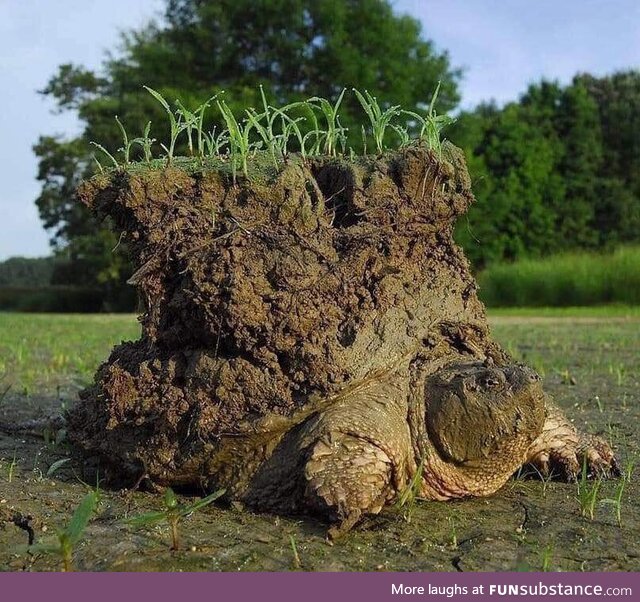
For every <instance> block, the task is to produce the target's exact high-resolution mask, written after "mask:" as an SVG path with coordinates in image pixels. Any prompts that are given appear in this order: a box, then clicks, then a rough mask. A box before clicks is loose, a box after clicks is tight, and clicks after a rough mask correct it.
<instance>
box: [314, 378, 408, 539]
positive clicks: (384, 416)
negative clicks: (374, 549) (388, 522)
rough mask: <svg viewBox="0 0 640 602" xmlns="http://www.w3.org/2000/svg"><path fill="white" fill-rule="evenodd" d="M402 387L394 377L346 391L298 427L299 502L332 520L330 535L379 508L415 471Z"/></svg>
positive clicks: (405, 394) (335, 535)
mask: <svg viewBox="0 0 640 602" xmlns="http://www.w3.org/2000/svg"><path fill="white" fill-rule="evenodd" d="M407 386H408V382H407V379H403V378H399V377H396V378H389V379H388V380H386V381H383V382H373V383H370V384H369V385H368V386H366V387H363V388H361V389H359V390H356V391H351V392H348V393H346V394H344V395H343V396H342V397H341V399H338V400H336V402H335V403H334V404H333V405H331V407H329V408H328V409H327V410H326V411H325V412H323V413H322V414H319V415H318V416H317V417H316V419H315V420H312V421H311V423H310V424H309V425H308V426H307V427H306V428H305V429H304V430H305V437H304V439H305V440H306V441H308V442H309V445H308V446H306V450H307V452H308V455H307V456H306V462H305V464H304V467H303V469H302V473H303V481H304V491H303V504H304V505H305V506H307V507H308V508H309V509H311V510H312V511H314V512H316V513H319V514H322V515H324V516H326V517H327V518H329V519H330V520H331V521H335V522H337V523H338V524H337V526H334V527H332V528H331V529H330V530H329V537H330V538H332V539H334V538H335V537H337V536H339V535H341V534H342V533H345V532H347V531H348V530H350V529H351V528H352V527H353V526H354V525H355V524H356V523H357V522H358V521H359V520H360V518H361V517H363V516H364V515H366V514H377V513H378V512H380V510H381V509H382V508H383V507H384V506H385V504H387V503H388V502H390V501H391V500H392V499H393V498H394V497H395V496H396V495H397V493H398V492H399V491H401V490H402V489H403V488H404V486H405V485H406V483H407V481H408V478H409V477H410V476H411V475H412V474H413V471H415V461H414V458H413V448H412V446H411V435H410V433H409V427H408V424H407V420H406V416H407V402H406V399H407V392H406V389H407Z"/></svg>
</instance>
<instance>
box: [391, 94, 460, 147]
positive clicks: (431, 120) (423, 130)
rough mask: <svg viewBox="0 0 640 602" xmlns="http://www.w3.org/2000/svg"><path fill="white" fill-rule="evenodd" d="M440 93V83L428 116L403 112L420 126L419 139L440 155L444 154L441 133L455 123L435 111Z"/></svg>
mask: <svg viewBox="0 0 640 602" xmlns="http://www.w3.org/2000/svg"><path fill="white" fill-rule="evenodd" d="M439 92H440V82H438V85H437V87H436V89H435V92H434V93H433V96H432V97H431V102H430V103H429V109H428V111H427V114H426V115H420V114H419V113H416V112H414V111H403V113H406V114H407V115H409V116H410V117H413V118H414V119H415V120H416V121H417V123H418V125H419V126H420V133H419V138H420V139H421V140H426V142H427V145H428V147H429V148H431V149H433V150H434V151H435V152H436V153H437V154H438V155H441V154H442V143H441V141H440V132H441V131H442V129H443V128H444V127H446V126H448V125H451V124H452V123H454V122H455V119H454V118H453V117H449V116H448V115H437V114H436V110H435V105H436V100H437V98H438V93H439Z"/></svg>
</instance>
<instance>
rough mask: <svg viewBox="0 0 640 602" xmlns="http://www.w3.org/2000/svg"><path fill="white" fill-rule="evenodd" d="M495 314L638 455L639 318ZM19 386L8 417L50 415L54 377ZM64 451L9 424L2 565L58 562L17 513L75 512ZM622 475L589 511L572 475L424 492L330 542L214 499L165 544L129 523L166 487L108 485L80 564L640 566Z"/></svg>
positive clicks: (74, 484) (42, 527)
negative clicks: (428, 496) (25, 388)
mask: <svg viewBox="0 0 640 602" xmlns="http://www.w3.org/2000/svg"><path fill="white" fill-rule="evenodd" d="M492 326H493V330H494V336H495V337H496V338H497V340H498V341H499V342H500V343H501V344H502V345H503V346H504V347H505V349H507V350H508V351H509V352H510V353H512V354H513V355H514V356H515V357H517V358H519V359H523V360H524V361H525V362H527V363H528V364H529V365H532V366H533V367H535V368H536V369H537V370H538V371H539V372H541V373H542V375H543V376H544V379H545V386H546V389H547V391H548V392H549V393H551V394H552V395H554V396H555V398H556V400H557V401H558V403H559V404H560V405H561V406H562V407H563V408H565V410H566V411H567V413H568V414H569V416H570V417H572V418H573V419H574V420H575V423H576V424H577V425H578V426H580V427H582V428H585V429H586V430H589V431H592V432H600V433H603V434H604V436H605V437H607V438H609V439H610V440H611V441H612V442H613V443H614V445H615V446H616V448H617V450H618V454H619V457H620V459H621V462H622V464H623V466H624V465H625V464H627V463H628V462H632V461H633V460H634V458H635V457H636V456H637V455H638V454H640V446H639V444H638V441H639V437H638V435H639V432H638V431H639V430H640V349H639V346H640V320H639V319H637V318H636V319H601V318H598V319H588V320H584V319H572V318H536V319H529V318H497V319H495V320H493V323H492ZM105 354H106V351H105ZM60 386H61V387H62V388H61V389H60V390H61V391H63V396H67V395H69V396H70V395H71V392H72V390H73V388H74V385H70V384H69V383H60ZM19 390H20V389H19V387H13V388H12V389H11V390H10V391H9V392H8V393H7V395H6V396H5V398H4V400H3V402H2V405H1V406H0V418H1V419H2V420H7V419H9V418H22V417H27V416H38V415H43V414H44V413H46V412H47V411H48V409H50V408H55V407H57V406H58V404H59V398H58V394H57V393H56V387H55V386H54V387H52V386H51V385H50V384H49V385H48V388H47V389H46V390H41V391H37V392H36V393H35V394H34V392H33V391H31V392H30V394H29V395H24V394H22V393H20V392H19ZM0 392H1V389H0ZM67 456H68V450H67V449H65V446H64V445H57V446H56V445H54V444H49V445H47V444H45V443H43V441H42V440H39V439H36V438H30V437H20V438H16V437H9V436H6V435H0V518H2V519H4V521H3V524H2V526H0V567H3V568H5V569H8V570H14V571H19V570H57V569H59V565H60V563H59V559H58V558H56V557H55V556H50V555H45V554H30V553H28V552H27V550H26V544H27V538H28V534H27V531H25V530H24V529H21V528H19V527H18V526H16V525H15V524H14V523H12V522H10V519H12V518H13V517H14V516H15V515H16V514H18V513H19V514H21V515H22V516H23V517H25V516H30V517H32V518H31V520H30V521H29V525H30V526H31V527H32V528H33V529H34V534H35V538H36V541H41V542H42V541H44V542H46V541H48V540H50V539H51V537H52V536H53V534H54V533H55V529H56V527H59V526H62V525H64V524H65V522H66V521H68V519H69V517H70V515H71V514H72V512H73V510H74V509H75V507H76V506H77V505H78V503H79V502H80V500H81V499H82V497H83V496H84V494H85V493H86V491H87V488H86V487H85V486H84V485H83V484H82V483H80V482H79V481H78V479H77V478H76V476H75V474H74V471H73V468H72V467H71V465H70V464H69V463H67V464H64V465H63V466H61V467H60V468H59V469H58V470H56V471H55V472H54V474H53V475H52V476H51V477H47V476H46V473H47V470H48V468H49V467H50V466H51V465H52V464H53V463H54V462H55V461H56V460H58V459H61V458H64V457H67ZM14 459H15V462H14ZM12 465H13V467H12ZM635 472H637V471H635ZM618 486H619V482H616V481H610V482H603V483H602V486H601V489H600V491H599V495H598V499H599V502H598V504H597V505H596V507H595V515H594V520H590V519H589V518H588V517H584V516H581V512H580V505H579V502H578V499H577V486H576V485H575V484H565V483H558V482H550V483H543V482H541V481H539V480H536V479H530V478H523V477H522V476H520V477H519V478H514V479H512V480H511V481H510V482H509V483H508V484H507V485H506V486H505V487H504V488H503V489H502V490H501V491H499V492H498V493H497V494H495V495H493V496H491V497H489V498H484V499H475V500H459V501H454V502H448V503H439V502H417V503H416V504H415V506H413V507H412V508H411V509H409V516H406V514H407V510H406V509H405V510H404V511H403V512H398V511H394V510H387V511H385V512H384V513H383V514H382V515H380V516H377V517H371V518H369V519H367V520H366V521H365V522H364V523H363V524H361V525H360V526H358V527H357V528H356V530H355V531H354V532H353V533H351V534H349V535H347V536H346V537H344V538H343V539H341V540H339V541H338V542H336V543H335V544H334V545H333V546H330V545H328V544H327V543H326V541H325V532H326V526H325V525H323V524H322V523H320V522H317V521H314V520H313V519H305V518H299V517H294V518H278V517H274V516H269V515H258V514H252V513H248V512H245V511H242V510H240V509H238V508H225V507H221V506H211V507H207V508H205V509H204V510H201V511H200V512H198V513H195V514H193V515H192V516H190V517H188V518H187V519H186V520H185V521H184V522H183V524H182V527H181V535H182V539H183V549H182V550H180V551H171V550H169V533H168V529H167V528H165V527H164V526H163V525H160V526H157V527H151V528H149V529H144V530H134V529H132V528H131V527H130V526H128V525H126V524H125V523H123V520H122V519H123V518H125V517H126V516H131V515H135V514H139V513H142V512H147V511H150V510H155V509H158V508H159V507H160V505H161V500H160V497H159V496H155V495H152V494H146V493H139V492H136V493H131V492H114V491H104V492H103V493H102V501H101V504H100V507H99V511H98V513H97V515H96V516H95V518H94V519H93V521H92V522H91V523H90V525H89V527H88V528H87V530H86V532H85V534H84V537H83V539H82V540H81V542H80V543H79V544H78V545H77V546H76V550H75V553H74V564H75V567H76V569H78V570H91V571H116V570H117V571H136V570H145V571H177V570H190V571H199V570H206V571H219V570H222V571H236V570H247V571H283V570H285V571H286V570H293V569H296V568H300V569H302V570H314V571H345V570H346V571H374V570H399V571H403V570H407V571H418V570H420V571H476V570H505V571H507V570H542V569H548V570H577V571H579V570H586V571H615V570H625V571H634V570H635V571H637V570H640V558H639V554H640V552H638V550H637V538H638V535H639V534H640V488H639V487H638V481H637V477H636V476H635V474H633V475H632V477H631V481H630V482H629V483H625V488H624V491H623V495H622V506H621V525H620V526H619V525H618V524H617V520H616V516H615V512H614V509H613V507H612V505H611V504H609V503H602V500H603V499H606V498H613V497H614V495H615V494H616V489H617V487H618ZM18 522H19V521H18ZM23 527H24V524H23ZM292 538H293V541H294V542H295V548H296V549H297V554H298V556H299V562H300V566H299V567H298V564H297V562H296V560H295V556H294V552H293V547H292Z"/></svg>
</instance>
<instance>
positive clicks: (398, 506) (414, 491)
mask: <svg viewBox="0 0 640 602" xmlns="http://www.w3.org/2000/svg"><path fill="white" fill-rule="evenodd" d="M423 468H424V458H422V459H421V460H420V463H419V464H418V467H417V468H416V472H415V473H414V475H413V476H412V477H411V481H409V483H408V484H407V486H406V487H405V488H404V489H403V490H402V492H401V493H400V495H399V496H398V499H397V501H396V503H395V505H394V508H395V510H396V511H400V512H402V514H403V516H404V519H405V520H406V521H407V522H408V523H409V522H411V515H412V514H413V510H414V508H415V504H416V500H417V499H418V496H419V494H420V487H421V485H422V471H423Z"/></svg>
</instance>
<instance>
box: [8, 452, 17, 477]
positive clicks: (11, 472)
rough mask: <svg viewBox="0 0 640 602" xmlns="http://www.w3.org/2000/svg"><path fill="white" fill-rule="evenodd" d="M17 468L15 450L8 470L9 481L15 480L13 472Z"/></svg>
mask: <svg viewBox="0 0 640 602" xmlns="http://www.w3.org/2000/svg"><path fill="white" fill-rule="evenodd" d="M15 470H16V452H15V451H14V452H13V458H12V460H11V462H9V468H8V470H7V481H9V483H11V481H13V473H14V472H15Z"/></svg>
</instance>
